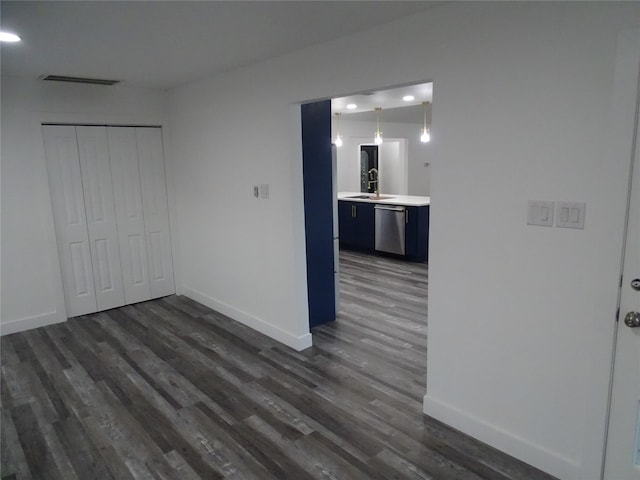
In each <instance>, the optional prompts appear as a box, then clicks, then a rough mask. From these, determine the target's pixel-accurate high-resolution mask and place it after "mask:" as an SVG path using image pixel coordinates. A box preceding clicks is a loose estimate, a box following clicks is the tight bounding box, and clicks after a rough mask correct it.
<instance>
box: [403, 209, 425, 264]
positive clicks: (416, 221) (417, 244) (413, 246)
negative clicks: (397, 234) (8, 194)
mask: <svg viewBox="0 0 640 480" xmlns="http://www.w3.org/2000/svg"><path fill="white" fill-rule="evenodd" d="M405 208H406V210H405V222H406V225H405V256H407V257H408V258H410V259H412V260H416V261H421V262H424V261H426V260H427V253H428V252H427V249H428V247H429V245H428V243H429V242H428V240H429V206H423V207H405Z"/></svg>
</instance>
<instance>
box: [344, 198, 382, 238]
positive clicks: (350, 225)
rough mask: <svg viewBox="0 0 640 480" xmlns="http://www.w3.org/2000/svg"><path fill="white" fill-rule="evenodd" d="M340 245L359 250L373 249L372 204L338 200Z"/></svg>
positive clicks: (373, 220)
mask: <svg viewBox="0 0 640 480" xmlns="http://www.w3.org/2000/svg"><path fill="white" fill-rule="evenodd" d="M338 223H339V228H340V245H341V246H343V247H348V248H354V249H359V250H373V249H374V246H375V217H374V211H373V204H371V203H365V202H349V201H345V200H339V201H338Z"/></svg>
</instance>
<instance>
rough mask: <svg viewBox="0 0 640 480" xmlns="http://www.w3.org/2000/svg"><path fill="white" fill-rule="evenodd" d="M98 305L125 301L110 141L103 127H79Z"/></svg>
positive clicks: (85, 199)
mask: <svg viewBox="0 0 640 480" xmlns="http://www.w3.org/2000/svg"><path fill="white" fill-rule="evenodd" d="M76 135H77V137H78V153H79V156H80V170H81V171H82V188H83V190H84V205H85V211H86V213H87V227H88V230H89V245H90V248H91V265H92V266H93V285H94V287H95V291H96V303H97V309H98V311H100V310H108V309H109V308H115V307H121V306H122V305H124V303H125V302H124V286H123V284H122V272H121V261H120V247H119V245H118V228H117V224H116V210H115V206H114V196H113V186H112V179H111V167H110V165H109V145H108V143H107V131H106V129H105V128H103V127H76Z"/></svg>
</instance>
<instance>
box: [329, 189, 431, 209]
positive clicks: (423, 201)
mask: <svg viewBox="0 0 640 480" xmlns="http://www.w3.org/2000/svg"><path fill="white" fill-rule="evenodd" d="M361 195H368V196H369V198H349V197H355V196H361ZM380 197H381V198H380V200H376V199H375V195H374V194H373V193H360V192H338V200H348V201H350V202H366V203H385V204H390V205H405V206H408V207H424V206H425V205H429V204H431V197H418V196H416V195H392V194H386V193H385V194H382V195H380Z"/></svg>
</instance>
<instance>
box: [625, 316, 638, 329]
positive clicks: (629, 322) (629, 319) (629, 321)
mask: <svg viewBox="0 0 640 480" xmlns="http://www.w3.org/2000/svg"><path fill="white" fill-rule="evenodd" d="M624 324H625V325H626V326H627V327H631V328H636V327H640V313H638V312H629V313H627V315H626V317H624Z"/></svg>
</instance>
